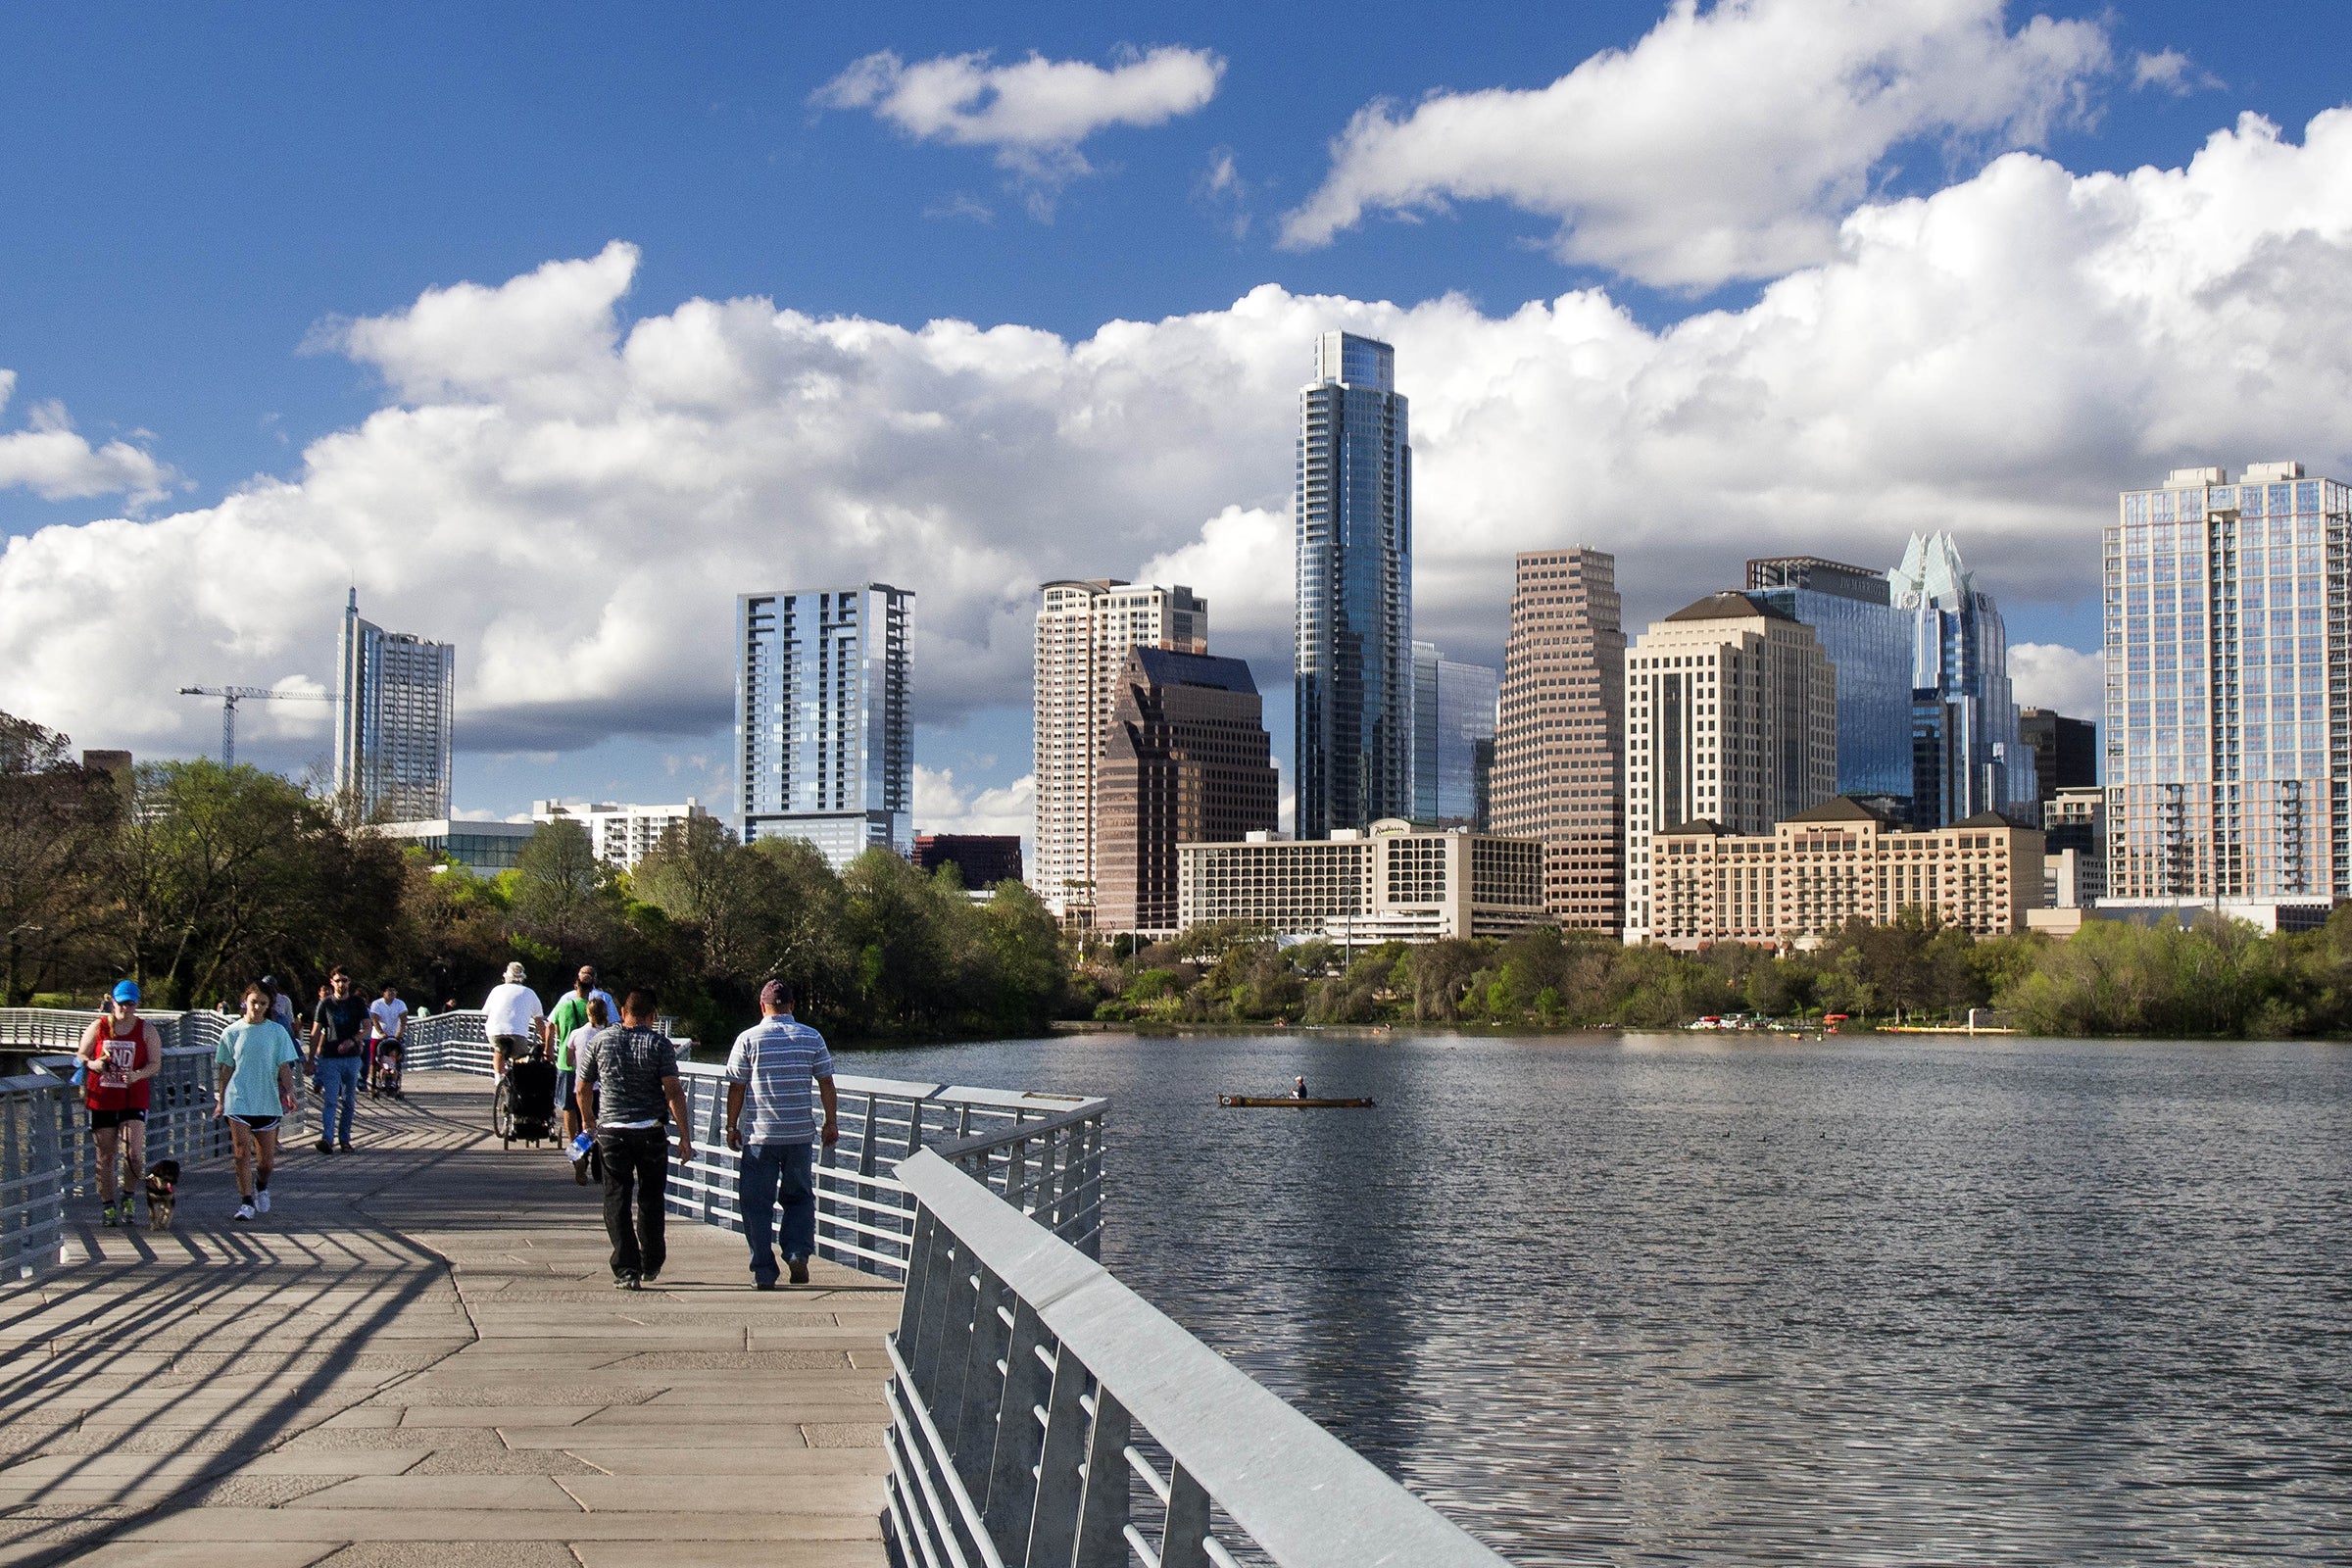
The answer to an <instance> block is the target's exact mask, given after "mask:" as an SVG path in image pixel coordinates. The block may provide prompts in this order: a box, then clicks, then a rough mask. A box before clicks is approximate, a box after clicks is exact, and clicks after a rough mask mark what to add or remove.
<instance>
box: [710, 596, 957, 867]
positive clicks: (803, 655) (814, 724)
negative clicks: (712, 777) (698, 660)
mask: <svg viewBox="0 0 2352 1568" xmlns="http://www.w3.org/2000/svg"><path fill="white" fill-rule="evenodd" d="M913 598H914V595H913V594H912V593H910V592H908V591H907V589H904V588H893V587H891V586H890V585H889V584H887V583H879V582H869V583H863V584H860V585H858V586H856V587H849V588H799V589H789V590H786V591H784V592H781V593H769V594H744V595H742V596H740V597H739V598H738V599H737V600H736V601H735V632H736V636H735V642H736V657H737V659H738V660H739V661H740V662H739V663H738V666H737V669H736V674H735V723H736V731H735V735H736V744H737V748H738V755H737V763H738V776H739V778H740V780H741V783H742V789H743V809H742V813H741V815H740V817H739V819H738V823H737V826H738V829H739V831H740V833H741V836H742V839H743V842H744V843H746V844H749V843H751V842H752V841H753V840H754V839H772V838H797V839H807V840H808V841H809V843H811V844H813V845H815V846H816V847H817V849H819V850H820V851H822V852H823V853H824V857H825V858H826V859H827V860H828V861H829V862H831V864H832V865H833V867H834V869H836V870H839V869H840V868H841V867H843V866H845V865H847V864H849V863H850V861H852V860H854V859H856V858H858V856H859V855H860V854H862V853H864V852H865V851H866V850H867V849H869V848H877V847H878V848H881V849H886V850H889V851H891V852H892V853H894V854H897V855H907V854H909V853H910V852H911V851H912V850H913V848H914V818H913V810H914V720H913V715H912V713H911V711H910V710H909V708H908V706H907V610H908V606H909V602H910V601H911V600H912V599H913Z"/></svg>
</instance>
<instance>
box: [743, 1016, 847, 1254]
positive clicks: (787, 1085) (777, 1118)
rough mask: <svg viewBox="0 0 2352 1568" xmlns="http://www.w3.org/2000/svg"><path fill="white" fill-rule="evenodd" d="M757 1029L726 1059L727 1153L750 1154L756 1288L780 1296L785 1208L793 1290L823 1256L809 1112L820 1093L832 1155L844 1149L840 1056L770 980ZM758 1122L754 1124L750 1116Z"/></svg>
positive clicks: (746, 1180)
mask: <svg viewBox="0 0 2352 1568" xmlns="http://www.w3.org/2000/svg"><path fill="white" fill-rule="evenodd" d="M760 1014H761V1016H760V1023H759V1025H758V1027H756V1028H752V1029H746V1030H745V1031H744V1032H743V1033H742V1034H740V1035H737V1036H736V1037H735V1049H734V1050H733V1051H731V1052H729V1053H728V1054H727V1147H728V1148H729V1149H736V1150H741V1151H742V1152H743V1167H742V1175H741V1179H740V1185H739V1186H738V1187H737V1189H736V1203H737V1205H738V1206H739V1207H740V1208H741V1209H742V1211H743V1234H744V1238H745V1240H747V1241H749V1242H750V1243H751V1244H752V1281H753V1283H754V1284H755V1285H757V1286H758V1287H759V1288H760V1290H763V1291H772V1290H774V1289H775V1288H776V1252H775V1246H774V1243H775V1241H776V1240H778V1239H779V1238H777V1237H776V1236H775V1211H776V1201H777V1199H778V1198H779V1197H781V1198H782V1200H783V1202H784V1225H783V1235H782V1237H781V1238H780V1240H781V1241H782V1242H783V1244H784V1262H785V1264H786V1266H787V1267H789V1268H790V1269H791V1270H792V1283H793V1284H795V1285H806V1284H808V1283H809V1253H810V1252H813V1251H815V1250H816V1185H815V1178H814V1174H813V1172H812V1170H811V1168H810V1167H811V1166H812V1164H813V1159H812V1157H811V1156H812V1155H813V1154H814V1153H815V1149H814V1145H815V1143H816V1140H817V1136H818V1133H817V1125H816V1118H815V1116H814V1114H813V1113H812V1112H811V1110H810V1107H809V1089H810V1088H811V1087H812V1086H813V1087H814V1089H815V1091H816V1093H817V1095H818V1096H820V1097H821V1098H822V1099H823V1100H824V1103H825V1125H824V1133H823V1136H824V1141H825V1147H826V1148H827V1149H830V1148H832V1147H833V1146H834V1145H835V1144H837V1143H839V1142H841V1120H840V1105H839V1103H838V1102H836V1100H835V1099H834V1095H833V1055H832V1053H830V1052H828V1051H827V1050H826V1049H825V1037H824V1036H823V1035H820V1034H818V1033H817V1032H816V1031H815V1030H813V1029H811V1028H809V1026H808V1025H807V1024H805V1023H802V1022H800V1021H799V1020H798V1019H796V1018H794V1017H793V1015H792V987H790V986H789V985H786V984H785V983H784V982H783V981H781V980H770V981H769V982H768V983H767V984H766V985H764V986H762V987H761V988H760ZM746 1110H749V1111H750V1112H751V1116H750V1119H749V1121H748V1122H747V1121H746V1120H745V1117H744V1112H745V1111H746Z"/></svg>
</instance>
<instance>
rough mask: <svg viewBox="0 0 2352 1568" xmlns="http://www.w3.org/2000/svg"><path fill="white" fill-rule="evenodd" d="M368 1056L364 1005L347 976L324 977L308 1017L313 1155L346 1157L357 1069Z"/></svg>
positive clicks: (356, 1091)
mask: <svg viewBox="0 0 2352 1568" xmlns="http://www.w3.org/2000/svg"><path fill="white" fill-rule="evenodd" d="M367 1057H368V1004H367V1003H365V1002H362V1001H361V1000H360V992H359V988H358V987H357V986H354V985H353V984H352V983H351V975H350V974H349V973H348V972H347V971H345V970H343V969H337V970H336V971H335V972H334V973H333V974H331V975H329V976H328V977H327V983H326V995H325V996H323V997H321V998H319V1008H318V1010H317V1011H316V1012H314V1013H312V1014H311V1075H312V1076H313V1077H315V1078H317V1079H318V1080H319V1143H318V1149H319V1152H320V1153H321V1154H330V1153H333V1152H335V1151H336V1150H338V1149H340V1150H341V1151H342V1152H344V1153H346V1154H348V1153H350V1152H351V1115H352V1112H353V1111H354V1110H355V1109H357V1108H358V1105H359V1101H360V1067H361V1065H362V1064H363V1063H364V1062H365V1061H366V1060H367Z"/></svg>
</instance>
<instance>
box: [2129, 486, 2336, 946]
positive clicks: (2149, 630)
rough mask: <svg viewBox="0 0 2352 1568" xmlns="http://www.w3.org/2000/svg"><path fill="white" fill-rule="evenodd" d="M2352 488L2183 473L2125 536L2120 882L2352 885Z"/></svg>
mask: <svg viewBox="0 0 2352 1568" xmlns="http://www.w3.org/2000/svg"><path fill="white" fill-rule="evenodd" d="M2348 514H2352V492H2348V491H2347V490H2346V488H2345V486H2343V485H2342V484H2339V483H2338V482H2336V481H2335V480H2333V479H2321V478H2310V477H2306V476H2305V475H2304V472H2303V466H2302V465H2301V464H2299V463H2258V464H2253V465H2250V466H2248V467H2247V468H2246V470H2245V474H2244V476H2243V478H2242V480H2241V481H2240V482H2239V483H2237V484H2231V483H2230V482H2229V470H2228V469H2225V468H2180V469H2176V470H2174V472H2173V474H2172V475H2171V477H2169V478H2167V479H2166V480H2165V482H2164V484H2163V485H2162V486H2161V487H2160V488H2157V489H2152V490H2128V491H2126V492H2124V494H2123V496H2122V498H2121V503H2120V506H2119V508H2118V515H2117V517H2116V520H2115V521H2114V522H2112V523H2110V524H2108V526H2107V531H2106V588H2107V616H2106V618H2107V722H2106V725H2105V733H2104V734H2103V735H2102V736H2101V739H2102V740H2103V741H2104V742H2105V744H2106V748H2107V778H2106V785H2107V824H2106V825H2107V867H2106V870H2107V893H2108V897H2109V899H2110V900H2112V901H2116V902H2126V903H2141V904H2167V903H2180V902H2186V903H2203V902H2206V901H2209V900H2210V901H2215V902H2219V901H2224V900H2243V901H2259V902H2268V903H2278V902H2287V903H2294V904H2299V905H2303V906H2306V907H2307V908H2311V909H2316V910H2317V911H2319V912H2324V911H2325V909H2326V907H2327V905H2328V903H2329V902H2330V901H2331V900H2341V899H2345V898H2352V818H2348V814H2347V805H2348V803H2347V801H2346V791H2347V786H2352V722H2347V720H2346V717H2345V713H2346V708H2347V703H2348V701H2352V649H2348V648H2347V645H2346V617H2345V612H2344V609H2343V605H2344V602H2345V598H2346V595H2347V593H2348V592H2352V521H2348V520H2347V515H2348Z"/></svg>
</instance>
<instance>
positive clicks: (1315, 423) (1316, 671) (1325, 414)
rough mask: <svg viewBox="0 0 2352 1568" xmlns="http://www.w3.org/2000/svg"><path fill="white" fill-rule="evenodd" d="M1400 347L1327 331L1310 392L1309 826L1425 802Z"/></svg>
mask: <svg viewBox="0 0 2352 1568" xmlns="http://www.w3.org/2000/svg"><path fill="white" fill-rule="evenodd" d="M1406 433H1407V432H1406V427H1405V400H1404V399H1403V398H1402V397H1400V396H1398V395H1397V351H1396V350H1395V349H1393V348H1391V347H1390V346H1389V345H1388V344H1386V343H1380V342H1375V341H1374V340H1373V339H1371V338H1365V337H1357V336H1356V335H1355V334H1353V333H1351V332H1326V333H1324V334H1323V335H1322V336H1321V337H1319V338H1317V339H1316V340H1315V378H1314V380H1313V381H1311V382H1310V383H1308V384H1307V385H1306V386H1304V387H1302V388H1300V389H1299V465H1298V474H1297V483H1298V489H1297V492H1296V504H1295V516H1296V526H1297V530H1298V552H1299V553H1298V598H1297V610H1296V616H1297V618H1296V622H1295V626H1294V636H1295V647H1296V664H1295V679H1294V684H1293V687H1292V701H1293V704H1294V706H1295V711H1296V714H1297V725H1298V729H1297V748H1298V770H1297V776H1296V777H1295V778H1294V779H1293V780H1292V786H1293V788H1294V790H1295V791H1296V792H1297V796H1298V802H1299V819H1298V827H1299V837H1300V838H1302V839H1319V838H1324V837H1326V836H1328V835H1329V834H1330V832H1331V830H1332V829H1333V828H1338V827H1353V828H1369V827H1370V826H1371V825H1372V823H1373V822H1375V821H1377V820H1380V819H1382V818H1385V817H1399V818H1405V817H1410V816H1411V815H1412V812H1413V735H1412V717H1413V690H1412V680H1413V651H1412V636H1413V630H1412V627H1413V602H1412V595H1413V570H1412V562H1413V534H1412V511H1413V507H1412V496H1413V476H1412V459H1413V454H1412V448H1411V447H1410V446H1409V445H1407V443H1406Z"/></svg>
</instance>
